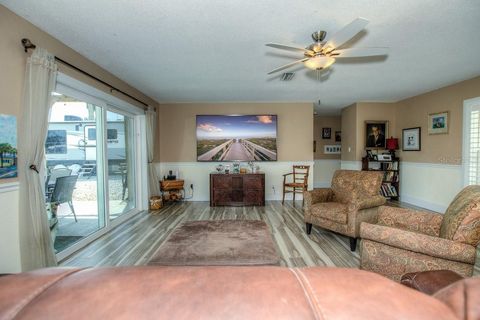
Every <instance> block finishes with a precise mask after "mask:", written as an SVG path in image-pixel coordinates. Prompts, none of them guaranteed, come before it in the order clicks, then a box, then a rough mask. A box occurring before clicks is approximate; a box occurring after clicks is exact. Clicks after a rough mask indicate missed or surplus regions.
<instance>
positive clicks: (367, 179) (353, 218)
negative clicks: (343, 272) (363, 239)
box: [303, 170, 386, 251]
mask: <svg viewBox="0 0 480 320" xmlns="http://www.w3.org/2000/svg"><path fill="white" fill-rule="evenodd" d="M382 178H383V173H382V172H374V171H354V170H337V171H335V174H334V175H333V179H332V187H331V188H320V189H314V190H312V191H305V192H304V196H303V197H304V199H305V207H304V213H305V223H306V231H307V234H310V232H311V230H312V224H314V225H316V226H320V227H322V228H324V229H328V230H331V231H334V232H338V233H341V234H343V235H346V236H348V237H350V249H351V250H352V251H355V249H356V246H357V238H358V236H359V234H360V233H359V230H360V223H361V222H362V221H366V222H372V223H375V222H376V220H377V209H378V207H379V206H381V205H382V204H384V203H385V201H386V200H385V198H384V197H382V196H381V195H380V186H381V184H382Z"/></svg>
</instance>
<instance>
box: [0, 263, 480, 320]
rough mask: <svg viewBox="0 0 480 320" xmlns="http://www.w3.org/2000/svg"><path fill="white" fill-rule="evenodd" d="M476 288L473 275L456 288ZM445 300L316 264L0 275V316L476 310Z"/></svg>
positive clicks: (380, 314)
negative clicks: (313, 265) (306, 266)
mask: <svg viewBox="0 0 480 320" xmlns="http://www.w3.org/2000/svg"><path fill="white" fill-rule="evenodd" d="M477 280H478V279H477ZM479 292H480V282H479V281H474V282H472V284H471V285H469V286H468V287H466V288H465V290H464V291H463V293H462V294H463V296H465V297H469V296H472V297H475V294H476V295H477V296H478V293H479ZM453 294H457V292H454V293H453ZM452 301H457V297H456V296H455V295H453V296H449V295H448V294H447V295H444V296H440V297H438V298H434V297H431V296H428V295H426V294H423V293H421V292H418V291H416V290H412V289H410V288H407V287H406V286H403V285H401V284H399V283H395V282H394V281H391V280H389V279H387V278H385V277H382V276H380V275H377V274H374V273H371V272H366V271H361V270H356V269H340V268H322V267H314V268H304V269H290V268H283V267H124V268H99V269H68V268H51V269H43V270H38V271H33V272H28V273H21V274H17V275H10V276H5V277H0V319H382V320H384V319H444V320H448V319H461V318H459V313H458V310H459V309H462V310H467V311H468V310H470V309H471V310H470V311H471V313H470V315H471V314H474V313H473V312H476V311H475V308H477V306H476V305H475V304H473V303H471V304H461V303H460V304H458V303H457V304H455V303H452ZM462 301H465V300H462ZM445 302H446V303H445ZM419 306H421V307H419ZM477 311H478V310H477ZM478 315H479V314H477V316H478ZM472 319H473V318H472Z"/></svg>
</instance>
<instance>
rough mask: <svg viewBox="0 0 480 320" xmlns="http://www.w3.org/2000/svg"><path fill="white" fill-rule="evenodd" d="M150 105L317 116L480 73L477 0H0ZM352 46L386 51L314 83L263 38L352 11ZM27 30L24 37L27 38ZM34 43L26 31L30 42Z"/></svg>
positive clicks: (296, 33)
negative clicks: (223, 106)
mask: <svg viewBox="0 0 480 320" xmlns="http://www.w3.org/2000/svg"><path fill="white" fill-rule="evenodd" d="M0 3H1V4H3V5H5V6H6V7H7V8H9V9H10V10H12V11H14V12H15V13H17V14H18V15H20V16H22V17H24V18H26V19H27V20H29V21H30V22H32V23H33V24H35V25H36V26H38V27H39V28H41V29H43V30H45V31H46V32H48V33H49V34H51V35H53V36H54V37H56V38H57V39H59V40H60V41H62V42H64V43H65V44H67V45H68V46H70V47H72V48H73V49H75V50H76V51H78V52H80V53H81V54H82V55H84V56H86V57H87V58H89V59H91V60H93V61H94V62H96V63H97V64H99V65H100V66H102V67H103V68H105V69H107V70H109V71H110V72H112V73H113V74H115V75H116V76H118V77H119V78H121V79H123V80H124V81H126V82H128V83H129V84H131V85H133V86H134V87H136V88H138V89H139V90H141V91H143V92H144V93H146V94H147V95H149V96H151V97H153V98H154V99H156V100H157V101H159V102H190V101H191V102H226V101H242V102H247V101H270V102H271V101H285V102H287V101H299V102H300V101H302V102H314V101H317V100H318V99H321V105H320V107H319V110H318V111H320V112H322V111H323V112H326V111H331V110H337V111H338V110H339V109H340V108H342V107H344V106H346V105H349V104H351V103H353V102H356V101H397V100H400V99H403V98H406V97H410V96H414V95H416V94H419V93H423V92H426V91H429V90H432V89H435V88H439V87H442V86H445V85H448V84H451V83H455V82H458V81H461V80H464V79H469V78H472V77H474V76H477V75H479V74H480V58H479V57H480V41H479V40H480V36H479V34H480V33H479V32H480V1H478V0H448V1H447V0H422V1H419V0H402V1H398V0H382V1H379V0H365V1H360V0H342V1H332V0H329V1H325V0H316V1H315V0H295V1H293V0H290V1H289V0H261V1H259V0H257V1H254V0H250V1H248V0H203V1H198V0H182V1H178V0H177V1H167V0H142V1H129V0H75V1H73V0H71V1H67V0H63V1H62V0H0ZM356 17H364V18H367V19H368V20H370V24H369V25H368V26H367V27H366V29H365V32H364V34H361V35H360V36H359V37H357V38H356V39H354V41H352V43H353V44H354V45H355V46H356V47H364V46H388V47H390V48H391V50H390V54H389V56H388V57H387V58H386V59H373V60H367V61H355V62H349V63H340V62H339V61H337V63H335V64H334V65H333V67H332V68H331V72H330V74H328V75H323V76H322V78H321V79H320V80H318V79H317V75H316V72H315V71H307V69H304V68H302V67H301V66H299V67H296V68H293V69H292V70H294V71H295V72H296V74H295V77H294V79H293V80H292V81H290V82H281V81H280V80H279V75H280V74H281V72H280V73H279V74H278V75H276V76H268V75H267V72H268V71H270V70H271V69H274V68H275V67H278V66H280V65H282V64H286V63H288V62H291V61H293V59H299V58H301V53H300V54H296V53H292V52H288V51H281V50H275V49H273V48H269V47H266V46H265V43H267V42H277V43H284V44H298V45H307V44H310V43H311V42H312V41H311V38H310V34H311V33H312V32H313V31H315V30H325V31H327V32H328V35H327V40H328V37H329V35H332V34H333V33H335V31H337V30H338V29H340V28H342V27H343V26H344V25H346V24H347V23H349V22H350V21H352V20H353V19H355V18H356ZM26 36H28V35H26ZM31 40H32V41H34V40H35V39H31Z"/></svg>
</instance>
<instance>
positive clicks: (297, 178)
mask: <svg viewBox="0 0 480 320" xmlns="http://www.w3.org/2000/svg"><path fill="white" fill-rule="evenodd" d="M309 171H310V166H303V165H297V166H293V172H290V173H287V174H284V175H283V198H282V204H283V203H284V202H285V193H293V205H295V194H296V193H302V194H303V191H307V189H308V172H309ZM290 175H291V176H293V179H292V181H291V182H287V177H288V176H290ZM303 203H305V200H304V202H303Z"/></svg>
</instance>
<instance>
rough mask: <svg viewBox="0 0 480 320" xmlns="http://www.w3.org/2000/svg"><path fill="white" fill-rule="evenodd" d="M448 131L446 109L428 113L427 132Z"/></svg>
mask: <svg viewBox="0 0 480 320" xmlns="http://www.w3.org/2000/svg"><path fill="white" fill-rule="evenodd" d="M447 133H448V111H444V112H439V113H430V114H429V115H428V134H447Z"/></svg>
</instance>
